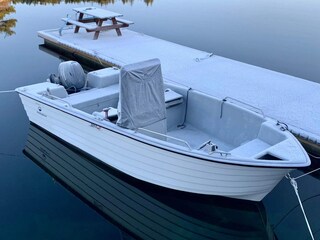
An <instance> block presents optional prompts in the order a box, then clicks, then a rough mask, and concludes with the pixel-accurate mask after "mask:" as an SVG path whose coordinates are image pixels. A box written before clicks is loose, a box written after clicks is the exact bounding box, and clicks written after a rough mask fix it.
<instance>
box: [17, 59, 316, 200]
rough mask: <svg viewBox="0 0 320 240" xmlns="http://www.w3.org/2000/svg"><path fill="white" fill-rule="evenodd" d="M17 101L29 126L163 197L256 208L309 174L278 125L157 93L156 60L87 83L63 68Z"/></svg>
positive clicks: (191, 94) (161, 89)
mask: <svg viewBox="0 0 320 240" xmlns="http://www.w3.org/2000/svg"><path fill="white" fill-rule="evenodd" d="M199 80H201V79H199ZM71 90H74V91H71ZM16 91H17V92H18V93H19V95H20V97H21V100H22V103H23V105H24V108H25V110H26V112H27V115H28V117H29V120H30V121H31V122H33V123H35V124H36V125H38V126H40V127H42V128H43V129H45V130H47V131H49V132H51V133H52V134H54V135H56V136H57V137H59V138H61V139H63V140H64V141H66V142H68V143H70V144H72V145H73V146H75V147H76V148H78V149H80V150H82V151H84V152H85V153H87V154H89V155H91V156H93V157H95V158H97V159H99V160H100V161H102V162H103V163H105V164H107V165H109V166H111V167H113V168H115V169H117V170H119V171H121V172H123V173H126V174H128V175H130V176H132V177H135V178H137V179H140V180H142V181H145V182H149V183H152V184H156V185H159V186H162V187H166V188H170V189H175V190H179V191H185V192H191V193H196V194H206V195H219V196H225V197H230V198H237V199H245V200H252V201H260V200H262V199H263V198H264V197H265V196H266V195H267V194H268V193H269V192H270V191H271V190H272V189H273V188H274V187H275V186H276V185H277V183H278V182H279V181H280V180H281V179H282V178H283V177H284V176H285V175H286V174H287V173H288V172H290V171H291V170H292V169H295V168H298V167H305V166H308V165H310V159H309V157H308V154H307V153H306V152H305V150H304V149H303V147H302V146H301V145H300V143H299V142H298V141H297V140H296V138H295V137H294V136H293V135H292V134H291V133H290V132H289V131H287V130H286V128H285V126H284V125H283V124H279V123H278V122H276V121H274V120H272V119H269V118H267V117H265V116H264V115H263V113H261V112H259V111H257V110H256V109H255V108H253V107H251V106H247V105H245V104H244V103H241V102H237V101H235V100H233V99H231V98H225V99H217V98H215V97H213V96H208V95H206V94H204V93H201V92H199V91H197V90H194V89H190V88H188V87H185V86H181V85H179V84H177V83H173V82H165V83H164V82H163V79H162V74H161V65H160V61H159V60H157V59H152V60H147V61H143V62H139V63H134V64H129V65H126V66H124V67H122V68H121V69H116V68H105V69H101V70H97V71H93V72H89V73H88V74H85V73H84V71H83V69H82V68H81V66H80V65H79V64H78V63H77V62H72V61H69V62H64V63H61V64H60V66H59V75H58V76H51V77H50V80H48V81H45V82H42V83H39V84H33V85H29V86H24V87H20V88H17V89H16Z"/></svg>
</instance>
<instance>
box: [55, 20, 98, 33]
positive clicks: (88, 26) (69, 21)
mask: <svg viewBox="0 0 320 240" xmlns="http://www.w3.org/2000/svg"><path fill="white" fill-rule="evenodd" d="M61 20H62V21H64V22H66V23H67V24H69V25H70V24H72V25H75V26H77V27H82V28H85V29H87V30H89V31H94V30H95V29H97V26H94V25H89V24H86V23H83V22H79V21H76V20H73V19H68V18H62V19H61Z"/></svg>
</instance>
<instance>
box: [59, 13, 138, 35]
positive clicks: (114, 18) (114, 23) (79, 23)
mask: <svg viewBox="0 0 320 240" xmlns="http://www.w3.org/2000/svg"><path fill="white" fill-rule="evenodd" d="M73 10H74V11H76V12H77V16H78V18H77V20H72V19H69V18H62V20H63V21H65V22H66V23H67V24H68V25H74V26H75V30H74V32H75V33H78V32H79V29H80V27H82V28H85V29H86V31H87V32H95V34H94V37H93V39H98V37H99V34H100V31H106V30H112V29H114V30H116V32H117V35H118V36H121V31H120V28H123V27H128V26H129V25H130V24H133V22H131V21H128V20H125V19H120V18H118V17H121V16H123V15H122V14H120V13H115V12H111V11H108V10H105V9H101V8H96V7H81V8H73ZM107 21H109V22H110V23H106V22H107ZM92 23H95V24H92Z"/></svg>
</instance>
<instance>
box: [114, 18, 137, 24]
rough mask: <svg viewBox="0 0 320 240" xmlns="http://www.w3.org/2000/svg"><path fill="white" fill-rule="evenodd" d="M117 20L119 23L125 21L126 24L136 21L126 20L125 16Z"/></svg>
mask: <svg viewBox="0 0 320 240" xmlns="http://www.w3.org/2000/svg"><path fill="white" fill-rule="evenodd" d="M117 22H118V23H124V24H127V25H131V24H133V23H134V22H132V21H130V20H126V19H123V18H117Z"/></svg>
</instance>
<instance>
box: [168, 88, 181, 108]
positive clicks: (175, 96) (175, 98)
mask: <svg viewBox="0 0 320 240" xmlns="http://www.w3.org/2000/svg"><path fill="white" fill-rule="evenodd" d="M164 101H165V104H166V108H170V107H173V106H175V105H178V104H180V103H182V102H183V97H182V95H181V94H179V93H176V92H175V91H173V90H171V89H170V88H167V89H166V90H164Z"/></svg>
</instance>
